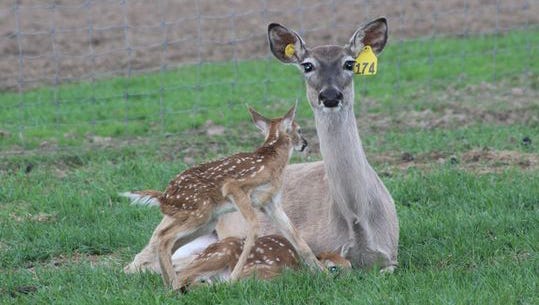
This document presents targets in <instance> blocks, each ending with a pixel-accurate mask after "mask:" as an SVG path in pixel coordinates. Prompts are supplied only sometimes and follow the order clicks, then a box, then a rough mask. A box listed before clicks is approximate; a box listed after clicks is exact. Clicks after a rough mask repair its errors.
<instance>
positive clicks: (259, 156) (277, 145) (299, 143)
mask: <svg viewBox="0 0 539 305" xmlns="http://www.w3.org/2000/svg"><path fill="white" fill-rule="evenodd" d="M250 111H251V115H252V117H253V120H254V122H255V124H256V125H257V126H258V127H259V128H260V129H262V130H263V131H264V132H265V134H266V138H265V141H264V143H263V145H262V146H261V147H259V148H258V149H256V150H255V151H254V152H252V153H239V154H235V155H233V156H230V157H227V158H224V159H221V160H217V161H213V162H208V163H204V164H201V165H198V166H196V167H193V168H190V169H187V170H185V171H184V172H182V173H180V174H179V175H177V176H176V177H175V179H173V180H172V181H170V183H169V185H168V187H167V188H166V190H165V191H164V192H163V193H160V192H157V191H139V192H136V193H131V194H130V195H131V196H133V194H135V195H136V194H139V195H141V196H145V197H152V198H155V199H157V200H158V202H159V205H160V207H161V211H162V212H163V214H164V218H163V221H162V222H161V224H160V225H159V226H158V227H157V228H156V232H155V233H154V236H155V237H156V238H157V239H158V240H159V242H158V245H157V246H158V258H159V265H160V268H161V271H162V276H163V281H164V282H165V284H166V285H171V286H172V288H173V289H177V288H179V285H178V281H177V277H176V273H175V272H174V268H173V264H172V261H171V252H172V250H173V249H174V247H178V246H182V245H184V244H186V243H188V242H190V241H192V240H193V239H195V238H197V237H199V236H201V235H204V234H208V233H210V232H211V231H212V230H213V229H214V228H215V224H216V222H217V220H218V218H219V217H220V216H221V215H223V214H226V213H229V212H232V211H235V210H236V209H237V210H239V211H240V213H241V214H242V216H243V218H244V219H245V220H246V222H247V223H248V225H249V231H248V234H247V239H246V245H245V247H244V251H243V253H242V254H241V255H240V257H239V259H238V264H237V266H236V267H235V268H234V270H233V271H232V275H231V279H232V280H236V279H237V278H238V277H239V276H240V272H241V270H242V269H243V265H244V264H245V262H246V260H247V256H248V254H249V251H250V249H251V248H252V247H253V245H254V242H255V239H256V235H257V234H258V231H259V225H258V220H257V216H256V213H255V209H260V210H262V211H263V212H265V213H267V214H268V215H270V217H272V219H274V220H275V222H276V224H277V226H278V227H279V228H280V229H281V230H282V231H283V232H284V234H285V235H287V236H288V237H289V238H291V239H292V240H293V242H294V245H295V246H296V247H298V248H299V250H300V253H301V254H302V257H304V259H305V260H306V262H308V263H309V264H311V265H317V264H318V261H317V260H316V258H315V257H314V255H313V254H312V251H311V250H310V249H309V248H308V246H307V244H306V243H305V242H304V241H303V240H302V239H301V238H300V237H299V235H298V234H297V232H296V231H295V229H294V228H293V227H292V226H291V224H290V221H289V220H288V218H287V217H286V214H284V213H282V209H281V208H280V189H281V185H282V173H283V170H284V168H285V166H286V164H287V163H288V160H289V158H290V154H291V151H292V149H293V148H294V147H296V148H298V147H301V149H303V148H304V147H305V145H306V142H305V140H304V139H303V138H302V137H301V136H300V135H299V126H298V125H297V124H296V123H295V122H294V121H293V120H294V116H295V107H293V108H292V109H290V111H289V112H288V113H287V114H286V115H285V116H284V117H283V118H277V119H273V120H269V119H266V118H264V117H263V116H261V115H260V114H258V113H256V112H255V111H254V110H250ZM152 238H153V237H152Z"/></svg>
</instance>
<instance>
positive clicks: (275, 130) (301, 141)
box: [249, 105, 307, 151]
mask: <svg viewBox="0 0 539 305" xmlns="http://www.w3.org/2000/svg"><path fill="white" fill-rule="evenodd" d="M249 112H250V113H251V117H252V119H253V122H254V124H255V125H256V127H258V129H260V130H261V131H262V132H263V133H264V135H265V143H269V144H272V143H273V144H274V143H276V142H277V140H279V139H280V138H283V137H284V138H285V139H287V140H289V141H290V143H291V144H292V146H293V148H294V150H297V151H303V150H305V148H306V147H307V141H306V140H305V138H303V136H302V134H301V128H300V126H299V125H298V123H296V122H295V121H294V118H295V117H296V105H294V106H293V107H292V108H290V110H288V112H287V113H286V114H285V115H284V116H283V117H281V118H276V119H268V118H266V117H264V116H263V115H261V114H260V113H258V112H256V111H255V110H254V109H253V108H249Z"/></svg>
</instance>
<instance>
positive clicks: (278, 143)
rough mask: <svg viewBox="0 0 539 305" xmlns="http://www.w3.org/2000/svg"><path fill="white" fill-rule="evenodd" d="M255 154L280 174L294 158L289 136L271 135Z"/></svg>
mask: <svg viewBox="0 0 539 305" xmlns="http://www.w3.org/2000/svg"><path fill="white" fill-rule="evenodd" d="M255 153H256V154H258V155H260V156H261V157H263V158H264V160H265V163H270V164H271V167H272V168H274V170H276V171H277V172H278V173H282V171H283V170H284V168H285V166H286V165H287V164H288V161H289V160H290V157H291V156H292V144H291V142H290V138H289V137H288V136H286V135H280V134H279V133H276V134H272V133H270V135H269V136H268V137H267V138H266V140H265V141H264V143H263V144H262V146H260V147H259V148H258V149H257V150H256V152H255Z"/></svg>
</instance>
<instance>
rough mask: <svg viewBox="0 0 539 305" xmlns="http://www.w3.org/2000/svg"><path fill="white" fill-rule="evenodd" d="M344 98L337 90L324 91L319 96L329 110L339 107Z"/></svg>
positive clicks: (328, 89)
mask: <svg viewBox="0 0 539 305" xmlns="http://www.w3.org/2000/svg"><path fill="white" fill-rule="evenodd" d="M342 97H343V96H342V92H341V91H339V90H337V89H335V88H327V89H324V90H322V91H320V94H318V100H319V101H321V102H322V104H324V106H325V107H328V108H333V107H337V106H339V104H340V103H341V102H342Z"/></svg>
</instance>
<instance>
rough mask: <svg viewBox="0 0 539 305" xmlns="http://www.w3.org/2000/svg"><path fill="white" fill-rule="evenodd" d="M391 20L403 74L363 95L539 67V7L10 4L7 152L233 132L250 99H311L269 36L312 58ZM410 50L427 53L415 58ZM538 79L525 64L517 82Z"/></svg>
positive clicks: (350, 1)
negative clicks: (290, 35) (271, 29)
mask: <svg viewBox="0 0 539 305" xmlns="http://www.w3.org/2000/svg"><path fill="white" fill-rule="evenodd" d="M381 15H384V16H387V17H388V19H389V27H390V45H388V48H389V47H392V48H394V49H396V50H397V51H396V52H394V53H395V54H396V55H394V56H393V57H391V58H388V60H386V61H385V63H384V64H385V65H386V66H387V67H391V70H390V71H392V73H393V74H394V75H393V78H392V81H391V82H379V83H377V84H370V83H367V85H366V87H365V88H367V89H368V88H369V87H368V86H375V87H373V88H377V89H381V90H387V92H388V94H389V95H395V96H398V95H399V94H400V90H401V88H402V86H404V85H405V84H406V83H407V82H408V81H409V77H408V76H407V73H408V72H407V71H406V69H407V67H409V66H411V65H413V64H414V62H421V63H426V64H427V66H428V67H430V69H429V71H427V72H426V74H425V75H424V78H422V79H421V78H419V80H420V81H424V82H425V83H426V84H427V85H426V86H427V87H429V86H431V85H433V84H435V83H436V82H444V81H446V78H444V77H442V76H439V75H438V73H437V69H438V68H437V67H438V65H437V64H439V63H444V62H452V61H458V60H459V59H464V58H466V59H467V60H473V58H480V57H484V56H490V57H491V58H492V60H491V62H490V65H489V67H488V69H485V70H484V71H483V72H482V73H483V75H482V76H480V77H482V78H484V80H488V81H492V82H496V81H498V80H499V78H500V75H498V74H497V72H496V71H497V68H496V65H500V64H503V63H500V60H499V59H500V58H507V57H508V56H509V57H510V56H511V54H512V52H513V51H514V50H515V49H519V50H525V52H524V54H527V55H528V58H526V59H524V61H532V60H533V56H537V55H536V54H537V46H535V45H534V42H536V41H537V40H536V39H535V40H534V38H533V37H532V38H529V37H528V36H531V35H537V31H536V30H537V26H538V25H539V4H538V3H537V1H535V0H506V1H503V0H491V1H490V0H475V1H463V0H448V1H436V0H415V1H408V0H380V1H371V0H333V1H302V0H298V1H262V0H261V1H247V0H231V1H222V2H221V1H209V0H178V1H167V0H157V1H142V0H140V1H135V0H119V1H111V0H100V1H97V0H86V1H75V0H71V1H37V0H34V1H23V0H18V1H14V2H11V3H9V2H8V1H3V2H2V3H1V4H0V35H1V36H0V52H1V54H2V55H1V57H0V90H1V92H2V97H1V98H0V100H1V104H0V109H1V110H0V132H1V134H2V135H3V136H1V137H0V139H1V140H2V141H3V142H4V143H7V145H3V147H4V148H6V147H14V146H15V147H17V148H20V149H27V148H28V149H31V148H35V147H39V145H41V146H43V143H48V142H51V141H53V142H54V141H56V142H59V145H56V146H55V147H62V146H70V145H77V143H78V142H77V141H76V140H74V139H72V138H76V137H77V135H78V134H81V133H82V134H86V135H88V134H99V135H104V136H116V135H118V136H124V135H125V136H129V135H137V136H138V135H140V136H150V137H158V136H163V135H169V134H171V133H176V132H183V131H185V130H188V129H189V128H192V127H196V126H200V125H201V124H204V123H205V122H206V120H207V118H208V117H212V118H214V119H215V120H218V121H219V120H223V121H226V120H227V118H229V117H232V116H234V111H235V110H237V108H238V107H240V106H241V107H243V105H244V103H245V102H252V101H250V100H249V99H257V100H259V101H260V102H261V103H263V104H264V103H265V104H269V103H272V102H274V101H275V100H280V101H291V100H295V99H298V98H299V99H304V91H303V90H304V89H303V87H302V79H301V77H300V76H299V74H298V73H290V72H288V70H286V68H283V67H282V65H280V64H278V63H277V62H275V61H274V60H273V59H272V56H271V55H270V52H269V48H268V45H267V41H266V39H267V38H266V27H267V24H268V23H270V22H279V23H282V24H284V25H286V26H288V27H289V28H292V29H294V30H296V31H297V32H298V33H300V35H302V36H303V37H304V38H305V40H306V41H307V44H308V45H310V46H315V45H319V44H328V43H330V44H344V43H346V42H347V41H348V39H349V37H350V36H351V34H352V33H353V32H354V30H355V29H356V28H357V27H358V26H359V25H360V24H361V23H363V22H366V21H369V20H371V19H373V18H375V17H377V16H381ZM515 31H517V32H523V33H530V35H526V34H524V35H521V36H518V38H515V40H514V44H511V43H510V44H507V43H498V42H497V40H496V38H494V40H489V42H488V46H486V49H485V48H480V49H471V48H470V49H466V47H465V44H463V46H464V48H463V49H462V51H460V52H457V53H454V52H453V51H447V52H446V51H444V50H437V49H435V48H432V47H430V45H431V43H432V42H433V41H436V40H438V39H442V38H449V39H452V38H456V39H457V38H469V37H482V36H484V35H494V37H497V36H496V35H502V34H507V33H513V32H515ZM408 49H424V50H425V52H424V53H422V54H423V56H422V57H420V58H406V54H404V53H406V52H407V50H408ZM403 54H404V55H403ZM463 69H465V68H463ZM529 70H530V65H529V64H524V65H517V66H515V67H514V69H513V70H512V71H510V72H512V73H515V74H522V75H529V73H530V71H529ZM387 71H389V68H388V70H387ZM293 72H296V71H293ZM463 72H464V70H463ZM283 75H284V76H283ZM461 76H462V75H461V74H458V75H454V76H452V77H455V78H458V77H461ZM384 86H385V88H384ZM283 88H284V89H283ZM367 89H364V91H365V92H364V93H365V94H367ZM246 96H247V97H246ZM238 101H239V102H238ZM2 113H3V114H2ZM58 138H61V139H60V140H58ZM47 141H48V142H47ZM56 144H58V143H56Z"/></svg>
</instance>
